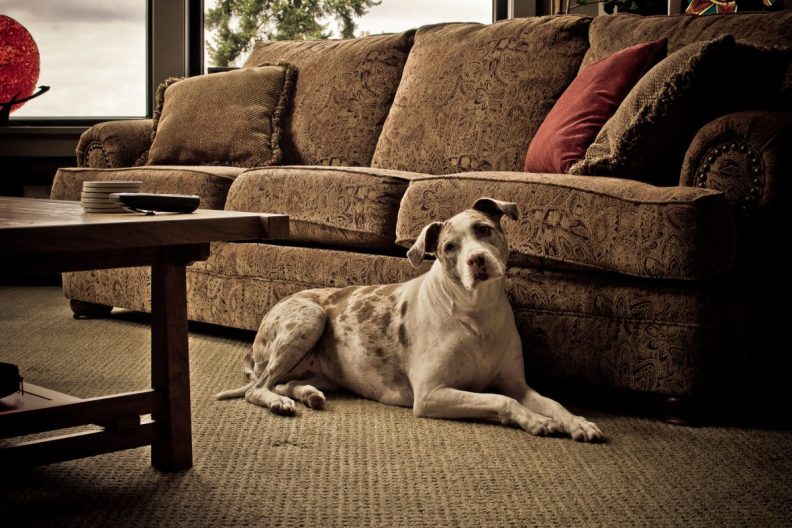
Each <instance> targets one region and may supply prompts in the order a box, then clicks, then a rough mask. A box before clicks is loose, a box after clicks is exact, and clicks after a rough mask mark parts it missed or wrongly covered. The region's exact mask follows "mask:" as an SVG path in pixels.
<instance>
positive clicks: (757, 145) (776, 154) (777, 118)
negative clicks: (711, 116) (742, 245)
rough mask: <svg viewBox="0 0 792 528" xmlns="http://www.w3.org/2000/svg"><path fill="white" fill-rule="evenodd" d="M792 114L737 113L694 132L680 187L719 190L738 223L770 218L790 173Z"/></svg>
mask: <svg viewBox="0 0 792 528" xmlns="http://www.w3.org/2000/svg"><path fill="white" fill-rule="evenodd" d="M791 145H792V112H780V111H774V112H770V111H761V112H760V111H751V112H736V113H732V114H727V115H725V116H722V117H719V118H718V119H715V120H714V121H712V122H710V123H708V124H707V125H705V126H704V127H702V128H701V130H699V132H698V133H697V134H696V136H695V138H694V139H693V142H692V143H691V145H690V147H689V148H688V150H687V153H686V154H685V160H684V163H683V165H682V174H681V176H680V182H679V183H680V185H683V186H697V187H702V188H708V189H714V190H718V191H723V193H724V194H725V195H726V200H727V201H728V202H729V205H730V206H731V207H732V209H733V210H734V212H735V217H736V219H737V220H738V221H745V220H747V219H748V218H749V217H750V216H753V215H756V214H759V215H760V216H765V215H767V214H771V215H772V214H773V210H774V209H775V208H777V206H778V203H777V202H778V199H777V197H779V196H783V195H784V194H783V192H781V190H780V189H779V186H783V185H785V181H784V180H785V177H787V178H788V177H789V175H790V174H792V152H791V151H792V149H791V148H790V146H791Z"/></svg>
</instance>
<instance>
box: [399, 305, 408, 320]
mask: <svg viewBox="0 0 792 528" xmlns="http://www.w3.org/2000/svg"><path fill="white" fill-rule="evenodd" d="M399 313H400V314H401V316H402V319H403V318H404V316H405V315H407V301H404V302H403V303H402V305H401V308H399Z"/></svg>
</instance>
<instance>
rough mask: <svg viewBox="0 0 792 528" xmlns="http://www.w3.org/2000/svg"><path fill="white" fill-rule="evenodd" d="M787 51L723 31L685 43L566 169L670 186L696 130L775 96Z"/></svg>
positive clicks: (634, 91)
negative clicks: (746, 41)
mask: <svg viewBox="0 0 792 528" xmlns="http://www.w3.org/2000/svg"><path fill="white" fill-rule="evenodd" d="M787 56H789V57H792V54H791V53H787V52H782V51H772V50H770V49H767V48H757V47H755V46H751V45H748V44H741V43H737V42H735V41H734V38H733V37H731V36H728V35H727V36H724V37H721V38H718V39H715V40H712V41H705V42H697V43H694V44H690V45H688V46H685V47H684V48H682V49H681V50H679V51H677V52H675V53H673V54H671V55H669V56H668V57H667V58H666V59H665V60H663V61H661V62H660V63H659V64H658V65H657V66H655V67H654V68H652V69H651V70H650V71H649V72H648V73H647V74H646V75H645V76H644V77H643V78H642V79H641V80H640V81H638V83H637V84H636V85H635V87H634V88H633V89H632V91H631V92H630V93H629V94H628V95H627V97H626V98H625V99H624V101H623V102H622V104H621V106H619V109H618V110H617V111H616V113H615V114H614V115H613V116H612V117H611V118H610V119H609V120H608V121H607V122H606V123H605V125H604V126H603V127H602V129H601V130H600V132H599V134H598V135H597V137H596V139H595V140H594V142H593V143H592V144H591V145H590V146H589V148H588V150H587V151H586V156H585V158H584V159H583V160H581V161H579V162H577V163H575V164H574V165H573V166H572V167H571V168H570V171H569V172H570V174H590V175H599V176H621V177H626V178H633V179H640V180H642V181H645V182H647V183H653V184H655V185H676V184H677V182H678V180H679V175H678V173H679V168H680V167H681V166H682V161H683V159H684V156H685V150H686V149H687V146H688V145H690V142H691V141H692V139H693V137H694V136H695V134H696V132H697V131H698V130H699V128H701V127H702V126H703V125H705V124H706V123H708V122H709V121H711V120H712V119H714V118H716V117H718V116H720V115H723V114H726V113H730V112H734V111H738V110H744V109H747V108H755V107H757V106H758V107H759V108H762V107H764V106H765V105H767V104H770V103H768V101H770V102H772V101H773V100H774V99H775V98H778V97H779V96H780V93H781V91H780V90H781V79H782V75H783V66H784V65H785V64H786V57H787ZM735 72H739V73H737V74H736V73H735ZM724 86H729V90H727V91H724V90H723V87H724ZM704 101H706V104H703V102H704Z"/></svg>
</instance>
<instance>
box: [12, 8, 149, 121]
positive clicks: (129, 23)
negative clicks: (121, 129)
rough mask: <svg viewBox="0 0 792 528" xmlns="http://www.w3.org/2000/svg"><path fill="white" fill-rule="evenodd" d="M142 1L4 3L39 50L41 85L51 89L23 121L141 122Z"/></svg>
mask: <svg viewBox="0 0 792 528" xmlns="http://www.w3.org/2000/svg"><path fill="white" fill-rule="evenodd" d="M147 4H148V2H147V1H146V0H113V1H107V0H57V1H56V0H3V10H2V12H3V14H4V15H7V16H9V17H11V18H13V19H15V20H16V21H18V22H19V23H20V24H22V25H23V26H25V28H27V30H28V31H29V32H30V34H31V35H32V36H33V39H34V40H35V41H36V44H37V45H38V48H39V53H40V55H41V72H40V74H39V80H38V85H47V86H50V91H49V92H47V93H46V94H44V95H42V96H40V97H38V98H36V99H33V100H31V101H29V102H28V103H26V104H25V106H23V107H22V108H20V109H19V110H17V111H16V112H14V113H13V114H11V119H12V120H17V119H18V120H20V121H24V119H21V118H37V119H42V118H47V119H49V118H61V119H66V118H107V117H115V118H118V117H143V116H145V115H146V111H147V97H148V95H147V94H148V80H147V79H148V65H147V59H146V57H147V53H148V45H147V39H148V36H147V24H148V22H147Z"/></svg>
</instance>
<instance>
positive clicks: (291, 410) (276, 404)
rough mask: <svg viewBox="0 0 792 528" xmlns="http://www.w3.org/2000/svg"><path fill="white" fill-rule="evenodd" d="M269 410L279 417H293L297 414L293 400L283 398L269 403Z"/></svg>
mask: <svg viewBox="0 0 792 528" xmlns="http://www.w3.org/2000/svg"><path fill="white" fill-rule="evenodd" d="M269 408H270V411H272V412H274V413H275V414H279V415H281V416H293V415H294V414H295V413H296V412H297V408H296V407H295V405H294V400H292V399H291V398H287V397H285V396H281V397H279V398H277V399H273V401H272V402H270V406H269Z"/></svg>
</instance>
